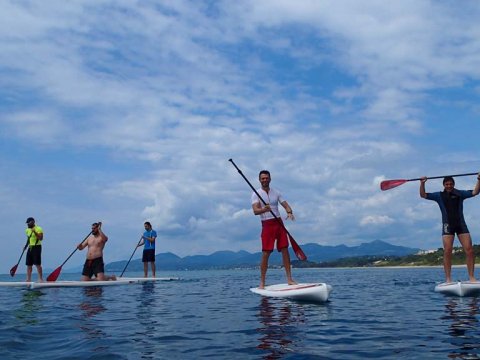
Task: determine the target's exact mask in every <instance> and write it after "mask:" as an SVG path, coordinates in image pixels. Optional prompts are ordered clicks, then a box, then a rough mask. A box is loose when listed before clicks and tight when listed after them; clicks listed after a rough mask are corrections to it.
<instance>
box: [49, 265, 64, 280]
mask: <svg viewBox="0 0 480 360" xmlns="http://www.w3.org/2000/svg"><path fill="white" fill-rule="evenodd" d="M61 271H62V267H61V266H59V267H58V268H56V269H55V270H54V271H53V272H52V273H51V274H50V275H48V277H47V281H57V279H58V276H59V275H60V272H61Z"/></svg>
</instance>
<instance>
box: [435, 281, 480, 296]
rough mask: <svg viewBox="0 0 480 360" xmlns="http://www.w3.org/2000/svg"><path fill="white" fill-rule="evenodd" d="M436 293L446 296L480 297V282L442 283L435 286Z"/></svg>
mask: <svg viewBox="0 0 480 360" xmlns="http://www.w3.org/2000/svg"><path fill="white" fill-rule="evenodd" d="M435 291H436V292H439V293H443V294H446V295H455V296H475V295H480V282H470V281H457V282H450V283H441V284H438V285H437V286H435Z"/></svg>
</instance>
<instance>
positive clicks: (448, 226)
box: [420, 173, 480, 283]
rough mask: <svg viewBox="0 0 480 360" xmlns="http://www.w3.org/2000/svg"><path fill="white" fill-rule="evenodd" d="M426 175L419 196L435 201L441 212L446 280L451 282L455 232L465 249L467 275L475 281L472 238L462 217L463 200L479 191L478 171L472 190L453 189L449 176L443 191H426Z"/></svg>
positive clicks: (451, 179) (453, 185)
mask: <svg viewBox="0 0 480 360" xmlns="http://www.w3.org/2000/svg"><path fill="white" fill-rule="evenodd" d="M426 182H427V177H426V176H424V177H422V178H421V180H420V196H421V197H422V198H424V199H427V200H433V201H436V202H437V204H438V206H439V207H440V211H441V212H442V241H443V269H444V270H445V277H446V282H447V283H449V282H452V277H451V273H452V250H453V241H454V239H455V234H457V237H458V240H459V241H460V244H462V247H463V250H464V251H465V258H466V261H467V270H468V277H469V280H470V281H476V280H475V276H474V271H475V253H474V250H473V246H472V238H471V237H470V233H469V231H468V227H467V224H466V223H465V218H464V217H463V200H465V199H468V198H471V197H474V196H476V195H477V194H478V193H479V192H480V173H479V174H478V175H477V183H476V185H475V189H473V190H457V189H455V180H454V179H453V178H452V177H451V176H447V177H445V178H444V179H443V187H444V191H439V192H434V193H427V192H426V191H425V183H426Z"/></svg>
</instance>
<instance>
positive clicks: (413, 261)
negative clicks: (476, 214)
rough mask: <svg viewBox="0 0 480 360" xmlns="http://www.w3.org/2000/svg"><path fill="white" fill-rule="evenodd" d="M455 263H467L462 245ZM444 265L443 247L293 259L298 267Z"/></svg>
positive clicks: (476, 248)
mask: <svg viewBox="0 0 480 360" xmlns="http://www.w3.org/2000/svg"><path fill="white" fill-rule="evenodd" d="M473 248H474V251H475V257H476V259H477V261H478V262H480V245H474V246H473ZM452 264H453V265H464V264H465V252H464V251H463V249H462V247H455V248H454V249H453V255H452ZM438 265H443V248H439V249H437V250H436V251H434V252H430V253H425V254H415V255H405V256H378V255H373V256H372V255H368V256H356V257H346V258H341V259H336V260H332V261H324V262H321V263H316V262H310V261H293V262H292V266H293V267H296V268H308V267H382V266H438Z"/></svg>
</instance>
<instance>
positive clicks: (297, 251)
mask: <svg viewBox="0 0 480 360" xmlns="http://www.w3.org/2000/svg"><path fill="white" fill-rule="evenodd" d="M290 243H291V244H292V249H293V252H294V253H295V256H296V257H297V259H298V260H302V261H304V260H307V256H306V255H305V253H304V252H303V250H302V249H300V246H298V244H297V242H296V241H295V239H294V238H293V237H291V236H290Z"/></svg>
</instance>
